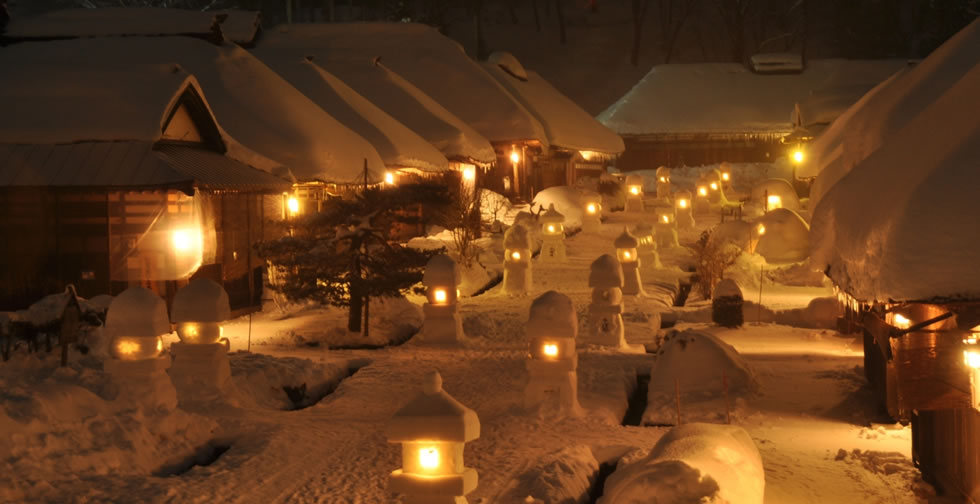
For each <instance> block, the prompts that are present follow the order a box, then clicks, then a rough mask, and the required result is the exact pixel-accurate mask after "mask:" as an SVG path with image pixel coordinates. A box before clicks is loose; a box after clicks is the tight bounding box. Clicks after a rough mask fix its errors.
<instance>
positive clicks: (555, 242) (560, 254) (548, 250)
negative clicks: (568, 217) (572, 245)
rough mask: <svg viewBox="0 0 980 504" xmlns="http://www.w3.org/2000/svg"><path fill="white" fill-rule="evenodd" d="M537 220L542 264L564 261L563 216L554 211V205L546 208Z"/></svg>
mask: <svg viewBox="0 0 980 504" xmlns="http://www.w3.org/2000/svg"><path fill="white" fill-rule="evenodd" d="M538 220H539V221H540V222H541V255H540V256H539V258H540V260H541V261H542V262H560V261H564V260H565V226H564V224H563V223H564V222H565V216H564V215H562V214H560V213H559V212H558V211H557V210H555V204H554V203H552V204H551V205H550V206H548V210H546V211H545V212H544V213H542V214H541V215H540V216H539V217H538Z"/></svg>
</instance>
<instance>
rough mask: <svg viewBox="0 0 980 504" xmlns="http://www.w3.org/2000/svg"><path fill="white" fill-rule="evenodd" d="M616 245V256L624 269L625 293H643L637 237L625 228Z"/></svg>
mask: <svg viewBox="0 0 980 504" xmlns="http://www.w3.org/2000/svg"><path fill="white" fill-rule="evenodd" d="M613 245H614V246H615V247H616V257H617V258H618V259H619V265H620V266H621V267H622V271H623V287H622V290H623V294H627V295H630V296H636V295H639V294H642V293H643V282H642V281H641V280H640V258H639V256H638V254H637V250H636V247H637V246H638V245H639V241H637V239H636V237H635V236H633V235H631V234H630V232H629V230H627V229H626V228H623V234H621V235H619V236H618V237H616V241H614V242H613Z"/></svg>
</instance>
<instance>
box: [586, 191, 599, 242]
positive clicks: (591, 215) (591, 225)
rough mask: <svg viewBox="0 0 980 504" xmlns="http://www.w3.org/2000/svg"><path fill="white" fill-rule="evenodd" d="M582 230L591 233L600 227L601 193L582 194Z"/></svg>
mask: <svg viewBox="0 0 980 504" xmlns="http://www.w3.org/2000/svg"><path fill="white" fill-rule="evenodd" d="M581 201H582V209H583V212H582V231H583V232H585V233H593V232H596V231H598V230H599V229H600V228H601V227H602V195H601V194H599V193H595V192H591V191H589V192H585V193H583V194H582V200H581Z"/></svg>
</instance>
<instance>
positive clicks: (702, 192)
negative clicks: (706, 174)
mask: <svg viewBox="0 0 980 504" xmlns="http://www.w3.org/2000/svg"><path fill="white" fill-rule="evenodd" d="M698 194H699V195H701V196H707V195H708V188H707V187H705V186H701V187H698Z"/></svg>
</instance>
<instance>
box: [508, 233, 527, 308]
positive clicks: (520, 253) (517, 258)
mask: <svg viewBox="0 0 980 504" xmlns="http://www.w3.org/2000/svg"><path fill="white" fill-rule="evenodd" d="M529 290H531V238H530V236H529V234H528V231H527V228H525V227H524V226H521V225H518V224H515V225H513V226H511V228H510V229H508V230H507V232H506V233H504V292H506V293H507V294H513V295H521V294H527V292H528V291H529Z"/></svg>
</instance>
